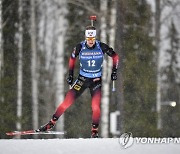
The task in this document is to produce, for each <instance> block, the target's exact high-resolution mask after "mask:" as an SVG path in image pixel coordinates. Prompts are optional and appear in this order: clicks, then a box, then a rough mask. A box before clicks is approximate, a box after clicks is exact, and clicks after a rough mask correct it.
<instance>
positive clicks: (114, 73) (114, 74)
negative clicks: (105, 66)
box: [111, 71, 117, 81]
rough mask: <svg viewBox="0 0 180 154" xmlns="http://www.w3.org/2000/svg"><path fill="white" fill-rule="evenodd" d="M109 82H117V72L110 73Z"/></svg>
mask: <svg viewBox="0 0 180 154" xmlns="http://www.w3.org/2000/svg"><path fill="white" fill-rule="evenodd" d="M111 80H112V81H114V80H117V72H116V71H113V72H112V73H111Z"/></svg>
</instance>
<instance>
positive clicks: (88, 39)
mask: <svg viewBox="0 0 180 154" xmlns="http://www.w3.org/2000/svg"><path fill="white" fill-rule="evenodd" d="M86 40H87V41H90V40H92V41H94V40H96V38H95V37H86Z"/></svg>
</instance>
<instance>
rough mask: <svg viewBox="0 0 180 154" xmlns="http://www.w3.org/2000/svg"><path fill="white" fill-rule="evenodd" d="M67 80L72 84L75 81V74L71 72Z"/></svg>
mask: <svg viewBox="0 0 180 154" xmlns="http://www.w3.org/2000/svg"><path fill="white" fill-rule="evenodd" d="M66 81H67V83H68V84H69V85H72V83H73V75H72V74H69V77H68V78H67V79H66Z"/></svg>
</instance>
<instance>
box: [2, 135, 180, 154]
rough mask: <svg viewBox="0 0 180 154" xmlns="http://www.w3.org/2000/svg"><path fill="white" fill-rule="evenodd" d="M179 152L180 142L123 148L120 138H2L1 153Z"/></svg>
mask: <svg viewBox="0 0 180 154" xmlns="http://www.w3.org/2000/svg"><path fill="white" fill-rule="evenodd" d="M161 153H162V154H179V153H180V144H173V143H169V144H137V143H135V144H133V145H132V146H131V147H129V148H127V149H123V148H122V147H121V146H120V144H119V140H118V138H103V139H102V138H98V139H1V140H0V154H161Z"/></svg>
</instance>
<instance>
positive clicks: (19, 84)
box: [16, 0, 23, 130]
mask: <svg viewBox="0 0 180 154" xmlns="http://www.w3.org/2000/svg"><path fill="white" fill-rule="evenodd" d="M18 13H19V25H18V34H17V36H18V68H17V118H18V120H17V123H16V128H17V130H21V128H22V126H21V122H20V120H21V118H22V87H23V85H22V83H23V77H22V75H23V68H22V66H23V64H22V56H23V55H22V50H23V47H22V46H23V27H22V13H23V6H22V0H19V9H18Z"/></svg>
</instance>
